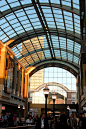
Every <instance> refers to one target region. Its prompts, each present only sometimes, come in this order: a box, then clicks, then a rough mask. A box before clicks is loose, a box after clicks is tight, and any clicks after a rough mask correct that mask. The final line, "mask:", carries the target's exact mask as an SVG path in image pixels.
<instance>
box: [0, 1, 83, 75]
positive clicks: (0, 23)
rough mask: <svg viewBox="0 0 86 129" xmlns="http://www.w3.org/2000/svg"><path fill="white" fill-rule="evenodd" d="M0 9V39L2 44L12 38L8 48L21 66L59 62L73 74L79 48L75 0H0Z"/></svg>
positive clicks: (76, 70)
mask: <svg viewBox="0 0 86 129" xmlns="http://www.w3.org/2000/svg"><path fill="white" fill-rule="evenodd" d="M0 10H1V11H0V18H1V19H0V38H1V39H0V40H1V41H2V42H3V43H4V44H5V43H7V42H8V41H9V40H11V39H14V41H13V42H11V43H10V44H9V47H10V48H11V49H12V50H13V52H14V53H15V56H16V57H17V58H18V60H19V61H20V62H21V63H22V64H23V65H24V67H26V68H28V67H30V66H37V65H38V64H40V66H41V64H43V62H46V64H49V62H50V61H51V62H52V61H53V63H55V64H57V65H58V64H59V63H58V62H60V63H61V64H62V65H61V67H62V68H64V66H65V64H66V68H67V69H69V68H70V70H68V71H70V72H71V69H72V71H73V74H74V75H75V76H76V74H77V73H78V71H79V67H80V50H81V37H80V34H81V33H80V12H79V0H77V3H75V1H74V0H58V1H57V0H44V1H42V0H28V1H27V0H24V1H22V0H4V2H3V1H0ZM56 61H57V62H56ZM63 62H64V64H63ZM43 65H44V64H43ZM47 66H48V65H47ZM72 67H73V68H72ZM74 72H75V73H74Z"/></svg>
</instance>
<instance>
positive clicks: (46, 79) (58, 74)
mask: <svg viewBox="0 0 86 129" xmlns="http://www.w3.org/2000/svg"><path fill="white" fill-rule="evenodd" d="M40 74H41V75H42V76H41V75H40ZM36 75H40V76H36ZM34 76H35V78H34ZM36 77H37V78H36ZM36 80H37V81H36ZM40 80H42V82H41V83H38V82H40ZM34 81H35V83H34ZM51 82H53V83H52V85H49V83H51ZM44 83H45V84H48V88H49V89H50V93H53V92H54V91H55V92H56V93H57V94H59V96H61V98H60V99H61V100H64V103H65V98H67V90H76V78H75V76H74V75H72V74H71V73H70V72H68V71H67V70H65V69H62V68H57V67H49V68H44V69H42V70H39V71H38V72H36V73H35V74H34V75H32V76H31V78H30V91H31V94H30V98H31V100H32V103H45V96H44V94H43V88H44V87H43V86H42V85H44ZM55 83H56V85H55ZM39 87H41V88H39ZM62 95H63V97H62Z"/></svg>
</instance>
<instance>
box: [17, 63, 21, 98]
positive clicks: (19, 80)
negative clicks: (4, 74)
mask: <svg viewBox="0 0 86 129" xmlns="http://www.w3.org/2000/svg"><path fill="white" fill-rule="evenodd" d="M20 76H21V71H20V65H19V64H18V80H17V96H19V93H20V83H21V78H20Z"/></svg>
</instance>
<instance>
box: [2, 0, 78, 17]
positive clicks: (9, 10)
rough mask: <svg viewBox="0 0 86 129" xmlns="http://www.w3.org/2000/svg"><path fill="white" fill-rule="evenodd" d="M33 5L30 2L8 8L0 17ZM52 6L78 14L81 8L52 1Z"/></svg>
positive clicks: (45, 4) (44, 4) (41, 4)
mask: <svg viewBox="0 0 86 129" xmlns="http://www.w3.org/2000/svg"><path fill="white" fill-rule="evenodd" d="M36 3H38V2H36ZM32 6H33V4H32V3H30V4H25V5H22V6H16V7H13V8H12V10H11V9H8V10H6V11H3V12H2V13H0V18H1V17H4V16H6V15H8V14H10V13H12V12H14V11H18V10H20V9H22V8H28V7H32ZM40 6H48V7H50V5H49V3H40ZM51 7H54V8H59V9H62V10H66V11H68V12H71V13H74V14H76V15H80V11H79V9H76V8H73V9H72V8H71V7H69V6H65V5H64V6H61V5H60V4H54V3H51Z"/></svg>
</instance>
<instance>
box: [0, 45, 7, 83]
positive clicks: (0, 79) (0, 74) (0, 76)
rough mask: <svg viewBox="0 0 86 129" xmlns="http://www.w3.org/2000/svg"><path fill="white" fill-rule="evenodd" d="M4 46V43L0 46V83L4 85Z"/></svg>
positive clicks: (5, 51)
mask: <svg viewBox="0 0 86 129" xmlns="http://www.w3.org/2000/svg"><path fill="white" fill-rule="evenodd" d="M6 53H7V50H6V47H5V45H4V46H3V47H2V48H0V84H1V85H4V79H5V66H6Z"/></svg>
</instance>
